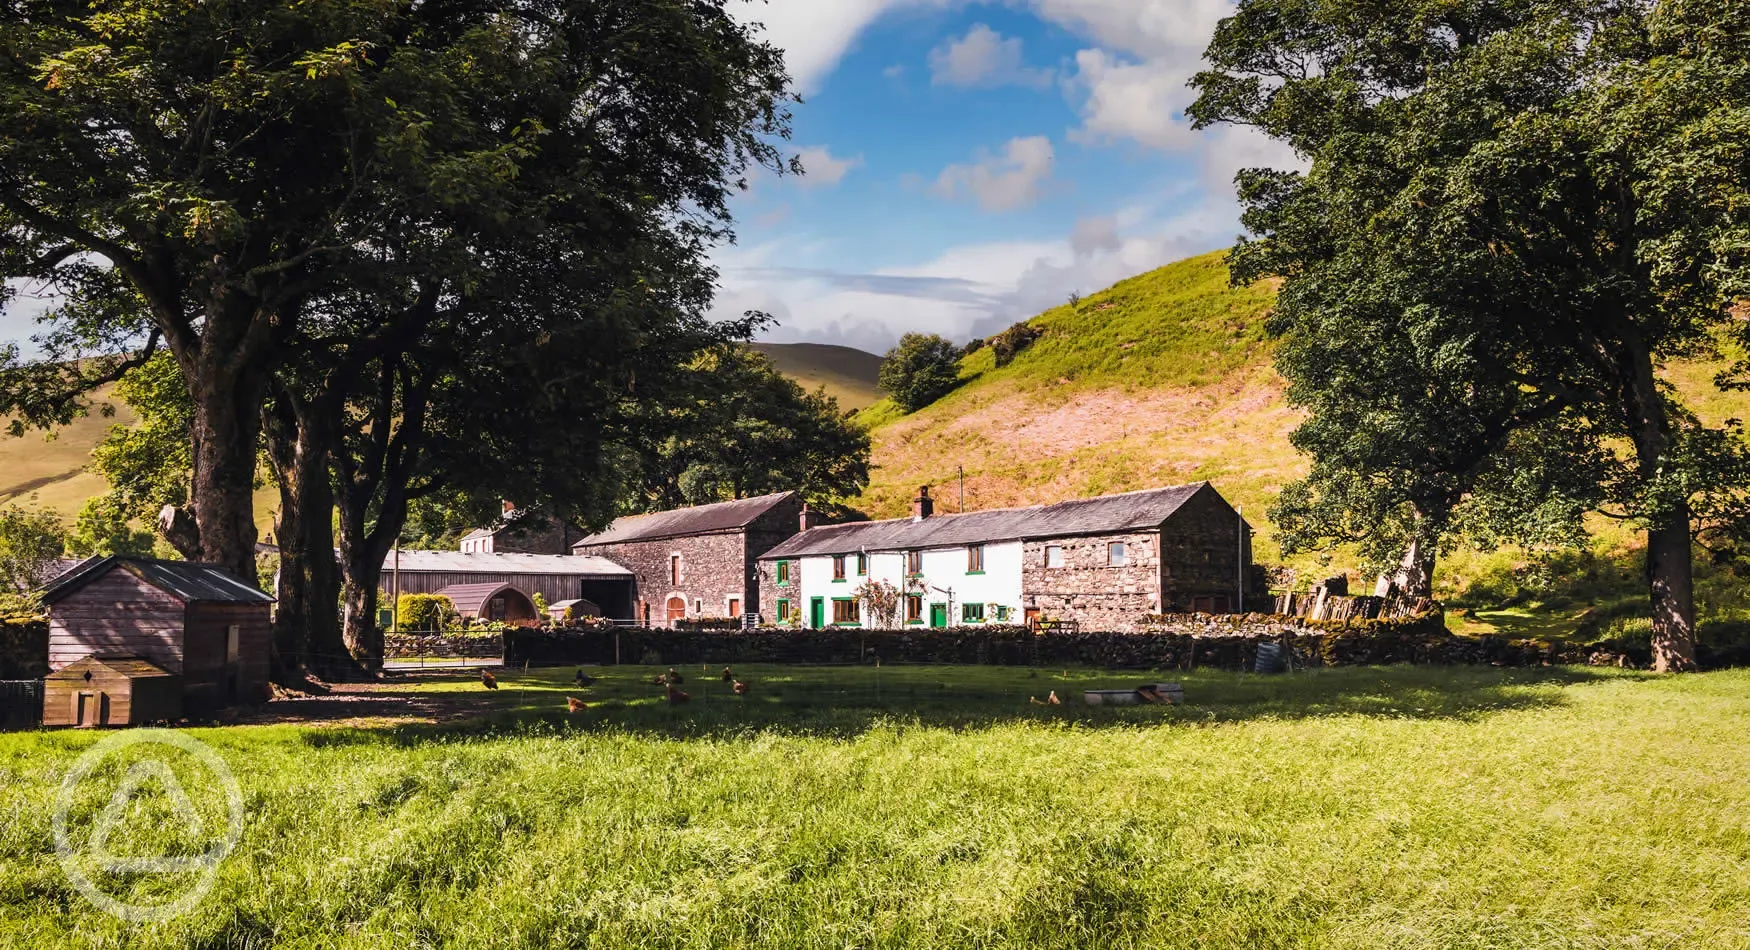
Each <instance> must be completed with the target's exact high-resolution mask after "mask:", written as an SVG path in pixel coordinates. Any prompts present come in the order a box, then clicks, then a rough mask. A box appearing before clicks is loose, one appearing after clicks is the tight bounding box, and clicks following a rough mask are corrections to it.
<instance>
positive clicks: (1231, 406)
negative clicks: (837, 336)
mask: <svg viewBox="0 0 1750 950" xmlns="http://www.w3.org/2000/svg"><path fill="white" fill-rule="evenodd" d="M1273 300H1274V293H1273V291H1272V289H1271V288H1269V287H1262V286H1260V287H1252V288H1246V289H1239V290H1236V289H1233V288H1230V287H1229V286H1228V278H1227V268H1226V266H1225V265H1224V264H1223V263H1222V255H1221V254H1219V253H1217V254H1208V255H1204V256H1202V257H1196V258H1192V259H1190V260H1186V261H1180V262H1178V263H1176V264H1169V265H1168V266H1166V267H1163V268H1160V269H1159V270H1155V271H1151V272H1149V273H1146V274H1142V275H1140V276H1137V277H1133V278H1131V279H1129V280H1126V281H1123V282H1122V283H1119V284H1117V285H1115V286H1113V287H1111V288H1108V289H1106V290H1103V291H1101V292H1099V293H1096V294H1091V295H1089V296H1087V297H1085V298H1083V299H1082V300H1080V301H1079V302H1078V303H1076V304H1075V305H1074V306H1071V305H1068V304H1065V305H1064V306H1060V307H1057V308H1054V309H1052V310H1048V311H1046V312H1045V313H1043V314H1040V315H1039V316H1037V317H1035V318H1034V319H1033V320H1032V321H1031V322H1032V323H1033V324H1034V325H1035V326H1037V327H1039V328H1040V329H1043V330H1044V331H1045V333H1044V335H1043V336H1042V337H1040V338H1039V339H1038V340H1037V341H1036V342H1034V343H1033V345H1032V346H1030V347H1028V348H1027V349H1026V350H1024V351H1022V352H1021V353H1020V355H1018V356H1017V357H1016V358H1015V360H1014V361H1013V362H1011V363H1010V364H1009V365H1008V366H1005V367H1002V368H1001V369H998V368H997V366H996V362H995V356H994V354H993V353H992V352H991V350H990V349H989V348H986V349H982V350H979V351H977V352H975V353H972V354H971V355H970V356H968V357H966V358H965V360H964V361H963V363H962V374H963V378H964V382H963V384H962V385H961V386H960V388H958V389H956V390H955V391H954V392H952V393H950V394H949V395H947V396H946V397H944V398H943V399H941V400H940V401H938V402H937V403H935V404H934V405H932V406H929V407H927V408H925V409H923V410H921V411H919V412H917V413H914V414H912V415H904V414H902V413H901V412H900V411H899V409H898V408H897V407H896V406H894V404H893V403H892V402H891V401H888V400H882V401H881V402H878V403H876V404H875V405H874V406H872V407H870V408H869V409H867V410H865V411H864V412H863V413H862V414H861V416H860V418H861V419H862V420H864V421H865V422H866V423H867V424H868V425H869V426H870V428H871V432H872V435H873V437H874V443H875V453H874V460H875V463H876V470H875V473H874V478H873V481H872V484H871V485H870V487H869V490H868V492H867V493H866V494H865V495H864V496H863V498H861V499H860V500H859V501H860V504H861V505H862V506H863V507H865V508H866V510H868V511H869V513H870V514H872V515H874V516H876V517H890V516H894V515H897V514H900V513H902V512H903V511H905V510H906V506H907V504H908V502H909V501H910V499H911V497H912V496H913V494H914V493H915V492H916V490H917V487H918V486H919V485H925V484H929V485H935V486H938V490H937V496H938V498H940V499H941V505H940V508H941V509H945V510H949V511H952V510H954V508H955V506H956V505H957V503H958V485H959V479H958V473H959V470H960V469H961V468H964V470H965V482H966V508H967V510H969V511H970V510H976V509H982V508H998V507H1006V506H1011V505H1025V504H1038V503H1046V502H1054V501H1062V500H1065V499H1069V498H1079V497H1085V496H1089V495H1098V494H1103V493H1107V492H1118V491H1129V490H1131V489H1136V488H1145V487H1151V486H1156V485H1163V484H1177V483H1183V482H1191V481H1199V480H1203V479H1208V480H1210V481H1213V482H1215V483H1216V484H1217V485H1218V487H1220V489H1221V491H1222V493H1223V494H1225V495H1226V496H1227V497H1228V498H1229V499H1230V500H1232V501H1234V502H1235V503H1237V504H1240V505H1242V506H1244V508H1245V510H1246V513H1247V517H1248V518H1249V519H1250V520H1251V521H1252V522H1253V523H1254V524H1261V523H1262V520H1263V519H1262V515H1263V509H1264V506H1265V504H1266V503H1267V502H1268V501H1269V499H1270V498H1272V497H1273V496H1274V495H1275V492H1276V490H1277V489H1278V488H1279V487H1280V486H1281V485H1282V483H1283V482H1285V481H1287V480H1288V479H1290V478H1293V477H1295V476H1296V475H1298V474H1299V473H1300V472H1301V471H1302V470H1303V467H1304V466H1303V463H1302V462H1301V461H1300V459H1298V458H1297V457H1296V456H1295V454H1294V453H1293V451H1292V450H1290V449H1289V447H1288V443H1287V435H1288V432H1289V430H1290V429H1292V428H1293V427H1294V425H1295V422H1296V420H1297V416H1296V414H1295V413H1294V412H1293V411H1291V410H1289V409H1288V408H1287V406H1286V405H1284V403H1283V401H1282V381H1281V379H1280V378H1279V377H1278V376H1277V375H1276V373H1275V371H1274V370H1273V369H1271V365H1270V349H1271V345H1270V342H1269V341H1268V340H1267V339H1266V337H1265V334H1264V329H1263V320H1264V317H1265V315H1266V314H1267V313H1268V312H1269V309H1270V306H1271V304H1272V301H1273ZM1271 554H1273V548H1270V549H1266V550H1261V551H1260V555H1261V556H1270V555H1271Z"/></svg>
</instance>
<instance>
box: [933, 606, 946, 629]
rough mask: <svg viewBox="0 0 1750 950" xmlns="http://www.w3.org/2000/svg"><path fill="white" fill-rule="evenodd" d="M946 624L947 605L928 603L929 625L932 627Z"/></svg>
mask: <svg viewBox="0 0 1750 950" xmlns="http://www.w3.org/2000/svg"><path fill="white" fill-rule="evenodd" d="M947 625H948V605H947V604H931V605H930V626H932V627H946V626H947Z"/></svg>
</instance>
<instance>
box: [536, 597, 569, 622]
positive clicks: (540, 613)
mask: <svg viewBox="0 0 1750 950" xmlns="http://www.w3.org/2000/svg"><path fill="white" fill-rule="evenodd" d="M529 599H530V600H531V601H533V603H534V605H535V616H536V617H537V618H539V619H540V620H542V621H543V622H544V621H546V619H547V597H546V595H545V594H542V593H541V592H540V591H535V596H533V597H531V598H529ZM565 611H566V613H570V612H571V608H570V607H567V608H565Z"/></svg>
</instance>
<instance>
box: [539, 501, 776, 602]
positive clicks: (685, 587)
mask: <svg viewBox="0 0 1750 950" xmlns="http://www.w3.org/2000/svg"><path fill="white" fill-rule="evenodd" d="M807 517H808V515H807V513H806V512H805V506H804V505H803V504H802V499H801V497H800V496H798V495H797V494H796V493H795V492H779V493H777V494H773V495H762V496H760V497H758V498H743V499H740V500H737V501H725V502H718V503H716V504H711V505H700V506H698V507H695V508H680V509H676V510H673V511H660V512H656V513H655V514H648V515H631V516H628V517H624V518H620V519H617V520H616V521H615V522H614V523H613V524H612V525H609V526H608V529H607V530H606V531H603V532H601V533H600V534H596V535H591V536H590V537H587V538H584V539H583V540H582V541H579V542H578V543H577V544H575V545H573V546H572V549H571V550H572V552H573V553H575V554H578V555H586V556H596V557H600V558H606V559H608V560H610V561H612V562H615V563H618V564H623V565H625V566H626V567H627V568H629V569H630V570H631V572H632V575H633V577H634V578H635V584H636V595H635V596H636V605H635V609H634V613H633V616H634V617H635V618H637V619H638V620H639V621H640V622H642V623H644V624H647V625H652V626H668V625H670V624H673V623H674V622H675V621H677V620H684V619H696V618H699V617H739V616H741V615H742V614H743V613H744V612H745V613H759V612H760V610H761V597H760V578H759V567H758V563H759V558H760V556H761V555H763V554H765V553H766V552H767V551H769V550H771V549H772V548H773V547H775V546H777V545H778V544H780V543H782V542H783V541H784V540H785V539H786V538H789V537H790V536H791V535H794V534H796V532H797V529H798V528H800V527H805V526H806V525H805V524H804V521H805V519H806V518H807ZM586 596H587V595H586ZM591 599H592V600H593V599H595V598H593V597H591ZM597 602H598V603H600V601H597ZM602 606H604V607H606V606H607V605H606V604H603V605H602Z"/></svg>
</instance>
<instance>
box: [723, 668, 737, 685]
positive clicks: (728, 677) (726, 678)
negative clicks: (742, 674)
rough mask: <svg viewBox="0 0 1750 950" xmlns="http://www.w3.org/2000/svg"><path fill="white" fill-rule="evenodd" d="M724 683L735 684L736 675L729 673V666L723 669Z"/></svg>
mask: <svg viewBox="0 0 1750 950" xmlns="http://www.w3.org/2000/svg"><path fill="white" fill-rule="evenodd" d="M723 682H725V683H733V682H735V674H734V673H731V672H729V667H727V666H726V667H724V668H723Z"/></svg>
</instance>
